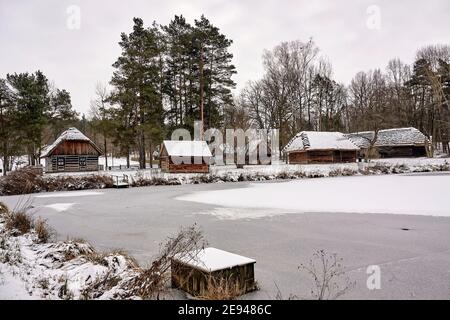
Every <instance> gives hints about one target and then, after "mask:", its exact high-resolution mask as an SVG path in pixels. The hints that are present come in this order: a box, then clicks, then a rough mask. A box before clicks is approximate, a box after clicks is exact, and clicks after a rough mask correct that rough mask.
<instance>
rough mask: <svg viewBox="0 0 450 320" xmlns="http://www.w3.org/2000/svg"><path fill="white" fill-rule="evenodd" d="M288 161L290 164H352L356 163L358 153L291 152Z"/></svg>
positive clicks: (327, 151)
mask: <svg viewBox="0 0 450 320" xmlns="http://www.w3.org/2000/svg"><path fill="white" fill-rule="evenodd" d="M288 160H289V163H290V164H321V163H351V162H356V151H347V150H342V151H341V150H311V151H302V152H291V153H289V157H288Z"/></svg>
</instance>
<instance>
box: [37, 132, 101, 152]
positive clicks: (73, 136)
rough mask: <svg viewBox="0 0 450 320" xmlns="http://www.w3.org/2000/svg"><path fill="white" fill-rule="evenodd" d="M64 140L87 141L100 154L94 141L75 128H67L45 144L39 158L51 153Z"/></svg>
mask: <svg viewBox="0 0 450 320" xmlns="http://www.w3.org/2000/svg"><path fill="white" fill-rule="evenodd" d="M64 141H86V142H89V143H90V145H91V146H92V147H93V148H94V149H95V150H97V151H98V153H99V154H102V151H101V150H100V148H98V147H97V146H96V145H95V143H94V142H92V141H91V139H89V138H88V137H86V136H85V135H84V134H83V133H82V132H81V131H80V130H78V129H77V128H69V129H67V130H66V131H64V132H63V133H61V135H60V136H59V137H58V139H56V140H55V142H53V143H52V144H51V145H49V146H47V147H46V148H45V149H44V150H43V152H42V155H41V158H45V157H48V156H50V155H51V154H52V152H53V150H55V149H56V147H57V146H58V145H59V144H61V143H62V142H64Z"/></svg>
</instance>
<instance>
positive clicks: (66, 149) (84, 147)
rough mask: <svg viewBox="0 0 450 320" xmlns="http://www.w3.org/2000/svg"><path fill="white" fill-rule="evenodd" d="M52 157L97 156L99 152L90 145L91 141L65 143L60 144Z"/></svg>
mask: <svg viewBox="0 0 450 320" xmlns="http://www.w3.org/2000/svg"><path fill="white" fill-rule="evenodd" d="M52 155H97V156H99V152H98V151H97V150H95V148H94V147H93V146H92V145H91V144H90V143H89V141H63V142H62V143H60V144H59V145H58V146H57V147H56V148H55V150H53V152H52Z"/></svg>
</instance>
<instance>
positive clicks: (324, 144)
mask: <svg viewBox="0 0 450 320" xmlns="http://www.w3.org/2000/svg"><path fill="white" fill-rule="evenodd" d="M358 149H359V148H358V147H357V146H356V145H355V144H354V143H353V142H351V141H350V140H349V139H348V138H347V137H345V135H344V134H342V133H340V132H321V131H302V132H300V133H298V134H297V135H296V136H295V137H294V138H292V139H291V141H289V143H288V144H287V145H286V146H285V147H284V149H283V152H292V151H303V150H358Z"/></svg>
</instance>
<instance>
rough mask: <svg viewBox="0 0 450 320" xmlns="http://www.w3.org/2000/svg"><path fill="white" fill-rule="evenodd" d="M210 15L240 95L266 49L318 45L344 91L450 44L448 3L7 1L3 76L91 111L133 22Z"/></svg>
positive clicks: (2, 22) (0, 36)
mask: <svg viewBox="0 0 450 320" xmlns="http://www.w3.org/2000/svg"><path fill="white" fill-rule="evenodd" d="M343 3H345V4H343ZM77 10H79V13H80V14H79V17H80V19H79V20H78V19H77V18H76V17H77V16H78V15H77ZM202 13H204V14H205V15H206V16H207V17H208V18H209V19H210V20H211V21H212V23H213V24H215V25H217V26H218V27H219V28H220V29H221V30H222V32H223V33H225V34H226V35H227V36H228V37H229V38H231V39H233V40H234V44H233V46H232V52H233V53H234V55H235V57H234V63H235V65H236V67H237V70H238V74H237V75H236V76H235V78H234V79H235V81H236V82H237V84H238V88H240V87H242V86H244V85H245V82H246V81H248V80H255V79H258V78H259V77H260V76H261V74H262V65H261V55H262V52H263V50H264V49H270V48H272V47H273V46H275V45H276V44H278V43H280V42H281V41H287V40H295V39H300V40H303V41H307V40H308V39H309V38H310V37H313V39H314V40H315V41H316V43H317V45H318V46H319V47H320V49H321V52H322V54H324V55H326V56H327V57H328V58H329V60H330V61H331V62H332V64H333V67H334V75H335V77H336V79H337V80H339V81H341V82H344V83H348V82H349V81H350V80H351V78H352V77H353V75H354V74H355V73H356V72H358V71H360V70H367V69H371V68H376V67H383V68H384V67H385V65H386V64H387V62H388V60H389V59H390V58H393V57H400V58H401V59H402V60H404V61H405V62H408V63H410V62H412V60H413V57H414V53H415V50H416V49H417V48H419V47H421V46H423V45H426V44H430V43H447V44H449V43H450V32H449V31H450V28H449V26H450V24H449V21H448V17H449V16H450V1H448V0H427V1H419V0H413V1H411V0H409V1H408V0H394V1H393V0H391V1H388V0H369V1H366V0H347V1H333V0H315V1H311V0H278V1H275V0H272V1H271V0H266V1H257V0H240V1H239V0H191V1H175V0H173V1H171V0H164V1H163V0H159V1H154V0H142V1H140V0H135V1H133V0H128V1H119V0H109V1H88V0H84V1H83V0H70V1H66V0H40V1H31V0H29V1H24V0H23V1H8V0H0V46H1V47H0V48H1V49H0V77H5V76H6V74H7V73H12V72H24V71H35V70H37V69H41V70H42V71H43V72H44V73H45V74H46V75H47V76H48V77H49V79H51V80H52V81H54V83H55V85H56V86H57V87H60V88H65V89H67V90H69V91H70V92H71V94H72V102H73V105H74V107H75V108H76V109H77V110H78V111H81V112H87V110H88V108H89V101H90V100H91V99H92V97H93V95H94V91H95V86H96V83H97V82H103V83H107V82H108V81H109V79H110V77H111V74H112V67H111V64H112V63H113V62H114V61H115V59H116V58H117V57H118V55H119V53H120V49H119V46H118V44H117V42H118V41H119V39H120V33H121V32H123V31H125V32H127V33H128V32H130V31H131V26H132V18H133V17H134V16H138V17H141V18H143V19H144V22H145V23H146V24H147V25H149V24H151V22H152V21H153V20H156V21H157V22H158V23H161V24H167V23H168V22H169V21H170V20H171V18H172V17H173V15H175V14H183V15H184V16H185V17H186V18H187V19H188V20H189V21H190V22H193V19H194V18H196V17H199V16H200V15H201V14H202Z"/></svg>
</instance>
